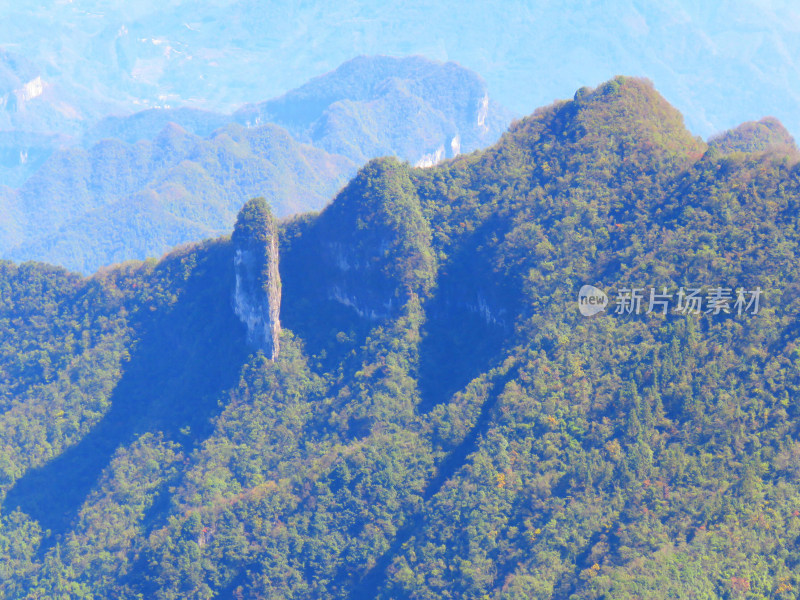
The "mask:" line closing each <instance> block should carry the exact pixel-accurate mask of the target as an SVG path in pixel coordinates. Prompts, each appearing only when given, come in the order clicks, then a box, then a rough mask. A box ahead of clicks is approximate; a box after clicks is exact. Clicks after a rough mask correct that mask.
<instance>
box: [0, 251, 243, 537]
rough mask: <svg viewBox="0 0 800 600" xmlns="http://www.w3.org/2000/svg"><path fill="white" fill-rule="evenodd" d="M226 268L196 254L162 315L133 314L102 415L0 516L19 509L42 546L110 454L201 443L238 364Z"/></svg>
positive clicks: (238, 339) (223, 258) (64, 524)
mask: <svg viewBox="0 0 800 600" xmlns="http://www.w3.org/2000/svg"><path fill="white" fill-rule="evenodd" d="M168 260H169V259H168ZM232 264H233V260H232V255H231V253H230V247H229V245H227V244H216V245H213V246H211V247H208V248H206V249H204V250H201V251H200V255H199V256H198V265H197V267H196V268H195V270H194V272H193V274H192V276H191V278H190V280H189V281H187V282H186V284H185V291H184V293H183V294H182V295H181V296H180V297H179V299H178V300H177V302H176V303H175V304H174V305H173V306H172V307H170V308H169V309H166V310H158V311H154V312H150V311H149V310H148V309H147V308H146V307H145V308H143V309H142V311H141V312H142V317H141V319H140V320H139V322H138V323H136V324H135V330H136V334H135V335H136V337H137V339H138V343H137V344H136V345H135V347H134V350H133V352H132V355H131V359H130V362H129V363H128V364H127V365H124V373H123V375H122V377H121V379H120V380H119V382H118V384H117V386H116V388H115V389H114V391H113V393H112V397H111V408H110V409H109V411H108V413H106V415H105V416H104V417H103V418H102V419H101V420H100V422H99V423H98V424H97V425H96V426H95V427H93V428H92V430H91V431H90V432H89V433H88V434H87V435H85V436H84V437H83V438H82V439H81V440H80V441H79V442H78V443H77V444H76V445H74V446H72V447H70V448H68V449H66V450H65V451H64V452H62V453H61V454H60V455H59V456H57V457H56V458H54V459H53V460H51V461H50V462H48V463H47V464H45V465H44V466H42V467H40V468H37V469H32V470H30V471H28V472H27V473H26V474H25V475H24V476H23V477H22V478H21V479H20V480H19V481H17V482H16V484H15V485H14V487H13V488H12V489H11V490H10V491H9V492H8V495H7V496H6V499H5V502H4V504H3V512H4V513H7V512H9V511H11V510H13V509H14V508H17V507H19V508H20V509H21V510H22V511H23V512H25V513H27V514H28V515H30V516H31V517H32V518H34V519H36V520H37V521H39V523H40V524H41V525H42V527H43V528H44V529H49V530H50V531H51V533H52V534H54V536H53V537H51V538H50V539H49V540H48V542H46V543H45V544H44V546H47V545H48V544H52V542H53V541H54V538H55V536H57V535H60V534H63V533H64V532H65V531H67V530H68V528H69V526H70V525H71V523H72V522H73V521H74V519H75V517H76V515H77V513H78V511H79V509H80V507H81V505H82V504H83V503H84V501H85V500H86V497H87V495H88V494H89V493H90V492H91V490H92V488H93V487H94V486H95V485H96V484H97V482H98V479H99V477H100V476H101V474H102V472H103V470H104V469H105V468H106V467H107V466H108V464H109V462H110V460H111V458H112V457H113V455H114V453H115V451H116V450H117V449H118V448H119V447H121V446H124V445H126V444H128V443H130V442H131V441H132V440H133V439H135V438H136V437H138V436H139V435H141V434H143V433H145V432H150V431H162V432H164V435H165V438H166V439H169V440H173V441H177V442H178V443H180V444H181V446H182V447H183V449H184V450H187V451H188V450H191V448H192V447H193V446H194V445H195V444H196V443H198V442H200V441H202V440H203V439H204V438H205V437H206V436H207V435H208V434H209V433H210V430H211V419H212V418H213V417H214V416H215V415H216V414H217V413H218V412H219V410H220V408H219V406H218V400H219V396H220V394H221V392H222V391H223V390H225V389H227V388H230V387H231V386H233V385H234V384H235V383H236V381H237V377H238V373H239V369H240V367H241V365H242V364H243V362H244V361H245V359H246V357H247V355H248V349H247V347H246V345H245V340H244V328H243V326H242V325H241V323H240V322H239V321H238V319H237V318H236V316H235V315H234V314H233V310H232V308H231V300H230V298H231V290H232V289H233V270H232ZM145 313H147V314H145ZM187 428H188V429H187Z"/></svg>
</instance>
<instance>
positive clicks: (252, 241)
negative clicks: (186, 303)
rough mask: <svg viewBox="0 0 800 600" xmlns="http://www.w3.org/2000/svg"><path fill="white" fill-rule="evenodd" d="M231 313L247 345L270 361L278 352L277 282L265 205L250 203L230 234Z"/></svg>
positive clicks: (273, 233) (274, 240)
mask: <svg viewBox="0 0 800 600" xmlns="http://www.w3.org/2000/svg"><path fill="white" fill-rule="evenodd" d="M233 245H234V256H233V264H234V272H235V276H236V284H235V287H234V290H233V310H234V312H235V313H236V315H237V316H238V317H239V319H240V320H241V321H242V323H244V325H245V327H246V328H247V341H248V343H249V344H250V345H252V346H253V347H255V348H257V349H259V350H263V352H264V354H266V355H267V356H268V357H270V358H271V359H272V360H274V359H275V358H276V357H277V356H278V353H279V351H280V332H281V324H280V307H281V282H280V273H279V272H278V233H277V228H276V226H275V220H274V218H273V216H272V212H271V211H270V209H269V206H268V205H267V203H266V201H264V200H263V199H262V198H257V199H254V200H250V201H249V202H248V203H247V204H245V206H244V208H242V210H241V212H240V213H239V217H238V219H237V222H236V228H235V229H234V233H233Z"/></svg>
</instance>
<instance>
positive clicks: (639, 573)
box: [0, 78, 800, 600]
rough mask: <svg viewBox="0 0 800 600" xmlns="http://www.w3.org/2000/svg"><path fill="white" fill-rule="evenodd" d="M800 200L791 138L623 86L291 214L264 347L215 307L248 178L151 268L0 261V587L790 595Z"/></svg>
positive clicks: (281, 593) (180, 592)
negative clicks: (717, 130)
mask: <svg viewBox="0 0 800 600" xmlns="http://www.w3.org/2000/svg"><path fill="white" fill-rule="evenodd" d="M799 208H800V167H799V166H798V164H797V158H796V154H795V153H794V152H787V151H785V148H784V150H781V149H780V148H778V149H775V148H770V149H769V150H768V151H766V152H741V151H736V152H731V153H729V154H724V153H722V152H720V151H719V150H718V149H713V148H708V147H707V146H706V144H704V143H703V142H702V141H701V140H698V139H696V138H694V137H692V136H691V134H689V132H687V131H686V129H685V128H684V126H683V123H682V119H681V116H680V115H679V114H678V113H677V111H675V110H674V109H673V108H672V107H671V106H669V105H668V104H667V103H666V102H665V101H664V100H663V99H662V98H661V97H660V96H659V95H658V94H657V93H656V92H655V91H654V90H653V88H652V86H651V85H650V84H649V83H648V82H646V81H642V80H637V79H629V78H616V79H615V80H612V81H609V82H608V83H606V84H603V85H602V86H600V87H598V88H597V89H595V90H589V89H582V90H579V91H578V93H577V94H576V95H575V99H574V100H572V101H565V102H560V103H557V104H554V105H552V106H549V107H547V108H544V109H541V110H539V111H537V112H536V113H535V114H534V115H532V116H530V117H527V118H525V119H523V120H521V121H519V122H518V123H516V124H515V125H514V126H513V127H512V128H511V130H510V131H509V132H508V133H506V134H505V135H504V136H503V138H502V139H501V140H500V142H499V143H498V144H497V145H495V146H494V147H492V148H490V149H488V150H486V151H484V152H478V153H473V154H471V155H468V156H462V157H459V158H457V159H455V160H452V161H448V162H446V163H444V164H443V165H441V166H438V167H434V168H430V169H414V168H411V167H410V166H409V165H408V164H403V163H400V162H399V161H397V160H394V159H380V160H375V161H372V162H370V163H369V164H368V165H366V166H365V167H364V168H363V169H361V171H360V172H359V173H358V175H357V176H356V177H355V178H354V179H353V180H352V181H351V182H350V183H349V184H348V185H347V186H346V187H345V188H344V189H343V190H342V191H341V192H340V193H339V194H338V195H337V197H336V198H335V199H334V201H333V202H332V203H331V204H330V205H329V206H328V207H326V209H325V210H323V211H322V212H321V213H320V214H319V215H302V216H299V217H295V218H293V219H290V220H287V221H284V222H283V223H282V224H281V225H280V226H279V227H278V231H277V236H278V238H279V241H280V249H279V256H280V282H281V285H280V288H279V289H280V295H281V304H280V306H281V309H280V323H281V326H282V327H283V331H282V333H281V337H280V349H279V352H278V353H277V355H276V356H275V357H274V359H275V360H274V361H271V360H269V358H268V356H265V354H264V353H263V352H259V351H256V352H253V350H252V349H253V345H252V340H251V341H250V343H248V339H247V327H246V325H245V323H244V322H242V320H241V318H240V317H241V315H242V314H243V313H242V312H241V311H239V316H237V312H236V310H235V308H234V306H235V301H234V298H235V295H236V289H237V288H236V283H235V281H236V276H237V275H236V269H237V266H236V260H235V256H236V251H237V249H242V248H246V249H249V248H251V246H250V244H249V242H247V243H245V240H254V239H255V240H260V242H259V243H262V245H263V247H264V248H265V249H266V248H267V247H271V240H274V232H273V231H272V223H273V222H272V219H271V216H270V215H269V213H268V211H267V209H266V204H265V203H264V202H263V201H259V200H254V201H251V202H249V203H248V205H247V206H246V209H245V210H244V211H243V212H242V214H241V215H240V218H239V222H238V225H237V229H236V230H235V231H234V235H233V239H232V240H231V239H228V238H220V239H218V240H216V241H213V242H207V243H204V244H200V245H195V246H189V247H185V248H182V249H180V250H178V251H176V252H174V253H173V254H171V255H169V256H167V257H165V258H164V259H163V260H162V261H160V262H155V261H149V262H146V263H130V264H126V265H122V266H120V267H115V268H111V269H108V270H104V271H103V272H101V273H98V274H96V275H94V276H93V277H91V278H86V279H83V278H79V277H77V276H74V275H71V274H68V273H66V272H64V271H62V270H59V269H54V268H49V267H45V266H42V265H33V264H24V265H21V266H14V265H10V264H5V265H3V273H2V277H0V290H2V293H1V294H0V302H2V305H0V326H2V328H3V336H4V337H3V339H4V342H5V343H4V344H3V346H2V347H0V375H1V377H0V393H2V398H3V402H5V403H6V406H7V407H8V408H7V409H6V410H5V411H4V412H3V413H2V415H0V440H2V442H3V444H2V445H0V452H2V454H0V486H1V487H0V489H2V490H3V493H4V500H3V503H2V513H1V514H2V518H1V520H0V523H1V524H2V530H0V549H2V552H3V558H4V560H3V561H2V562H0V569H3V571H2V575H3V576H2V578H0V592H2V594H4V595H5V597H8V598H18V597H26V596H31V597H37V596H38V597H49V596H55V595H59V594H60V595H65V594H66V595H70V596H73V597H86V598H101V597H120V598H135V597H137V595H140V596H141V597H150V598H215V597H220V598H228V597H233V598H237V597H242V598H320V597H325V598H346V599H352V600H355V599H356V598H386V599H389V598H431V599H433V598H453V599H455V598H459V599H460V598H485V597H489V598H498V599H512V598H513V599H516V598H578V599H590V598H630V597H648V598H649V597H659V598H686V597H708V598H713V597H730V598H736V597H749V598H792V597H794V595H795V593H796V590H797V589H798V586H800V580H798V576H797V573H798V567H800V564H798V559H797V557H798V556H800V548H799V547H798V539H800V517H799V516H798V515H800V471H798V468H797V465H798V460H800V450H799V449H798V444H797V442H796V441H795V438H796V437H797V434H798V429H799V428H800V413H798V410H797V405H796V404H797V403H796V399H797V397H798V393H800V354H798V346H797V343H796V337H797V332H798V316H797V315H798V310H799V309H800V299H798V291H800V288H798V285H797V281H799V280H800V267H799V266H798V263H797V261H796V256H797V254H798V251H800V239H799V232H800V223H798V214H800V212H799V211H798V209H799ZM259 231H260V233H259ZM243 244H244V245H243ZM270 256H274V255H273V254H271V251H270V252H266V251H265V256H264V262H262V263H261V264H260V267H259V268H257V269H255V270H254V271H253V272H254V273H261V274H263V273H264V272H265V271H264V267H265V265H268V264H269V262H270ZM256 279H257V280H258V281H260V282H261V283H260V284H259V285H261V286H262V289H264V287H263V286H264V285H266V286H267V287H268V288H269V287H270V284H269V281H274V280H271V279H270V278H269V277H268V278H266V279H258V278H256ZM586 284H592V285H594V286H596V287H598V288H600V289H603V290H605V291H606V292H608V294H609V296H610V299H611V303H610V304H609V305H608V306H607V307H606V310H605V311H603V312H601V313H600V314H597V315H595V316H593V317H585V316H583V315H582V314H581V312H580V311H579V306H580V305H579V302H578V292H579V290H580V289H581V287H582V286H584V285H586ZM632 288H633V289H635V290H637V291H636V292H631V289H632ZM651 288H652V290H653V291H652V292H651ZM717 288H721V289H720V290H719V292H715V290H716V289H717ZM624 289H628V296H629V300H631V301H632V302H629V301H626V300H625V294H624V292H623V290H624ZM695 289H697V290H700V291H699V292H698V293H699V296H698V295H697V294H698V293H695V292H694V290H695ZM723 289H724V290H728V291H727V292H725V293H727V294H728V296H725V293H723V291H722V290H723ZM759 289H760V290H761V292H762V294H761V295H760V296H758V295H757V293H756V292H757V290H759ZM272 290H273V292H272V293H273V294H274V293H275V292H274V290H275V287H274V286H273V287H272ZM681 290H682V292H683V293H681ZM615 291H616V293H615ZM740 292H741V295H742V296H743V297H744V298H745V299H746V300H747V302H746V303H745V304H739V303H738V297H739V295H740ZM637 294H641V298H642V300H641V307H640V308H641V309H635V308H636V307H635V297H637V296H636V295H637ZM651 294H652V295H651ZM692 294H694V296H693V297H699V298H700V299H701V300H702V303H701V305H700V311H698V312H697V313H695V312H694V311H692V310H686V309H684V310H678V309H679V308H680V307H684V308H685V305H686V303H687V302H689V301H688V298H689V296H691V295H692ZM726 298H727V300H726ZM755 298H758V299H759V304H758V307H756V306H755V304H754V301H755ZM651 299H652V300H653V301H655V300H661V301H667V302H670V304H669V305H668V306H667V308H669V310H668V311H666V312H662V311H661V310H660V307H661V306H663V305H662V304H652V305H651V304H650V302H651ZM634 309H635V310H634ZM648 309H650V310H648ZM246 320H247V319H245V321H246ZM5 340H7V341H5Z"/></svg>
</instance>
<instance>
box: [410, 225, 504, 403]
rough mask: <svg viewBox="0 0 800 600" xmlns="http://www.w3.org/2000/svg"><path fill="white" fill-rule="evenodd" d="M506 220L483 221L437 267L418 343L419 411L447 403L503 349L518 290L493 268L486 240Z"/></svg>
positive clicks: (500, 228) (484, 369)
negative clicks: (479, 227) (438, 267)
mask: <svg viewBox="0 0 800 600" xmlns="http://www.w3.org/2000/svg"><path fill="white" fill-rule="evenodd" d="M505 227H506V225H505V224H504V223H502V222H500V221H498V220H497V219H493V220H492V221H491V222H488V223H486V224H484V225H483V226H482V227H481V229H480V230H479V231H477V232H476V233H475V234H474V235H473V237H472V239H471V240H470V241H468V242H467V243H465V245H464V246H463V247H462V248H461V249H460V250H459V251H458V253H457V255H456V256H454V257H453V260H451V261H450V262H449V263H448V264H446V265H444V266H442V267H441V268H440V271H439V278H438V282H437V287H436V289H435V290H434V295H433V297H431V298H430V299H429V300H428V301H427V302H426V303H425V323H424V325H423V327H422V341H421V343H420V347H419V364H420V369H419V390H420V396H421V397H422V401H421V403H420V406H419V410H420V412H422V413H423V414H424V413H427V412H429V411H430V410H431V409H433V408H434V407H435V406H436V405H438V404H441V403H443V402H446V401H447V400H448V399H449V398H450V397H451V396H452V395H453V394H454V393H456V392H457V391H458V390H461V389H463V388H464V386H466V385H467V384H468V383H469V382H470V381H472V380H473V379H475V377H477V376H478V375H479V374H481V373H483V372H485V371H486V369H487V366H488V365H489V364H491V363H492V362H493V361H494V360H495V359H496V358H497V357H498V356H499V354H500V351H501V349H502V347H503V344H504V343H505V342H506V341H507V340H508V338H509V336H510V335H511V333H512V332H513V330H514V318H515V316H516V314H517V313H518V307H519V298H520V292H519V290H518V289H516V286H515V281H513V280H512V279H510V278H505V279H504V278H502V277H501V276H500V275H498V274H497V273H495V272H494V271H493V269H492V267H491V264H490V261H491V258H490V255H489V253H488V251H486V250H481V248H482V247H484V248H485V247H486V244H487V239H488V238H489V237H491V236H492V235H494V234H495V233H496V232H497V231H502V230H503V229H504V228H505Z"/></svg>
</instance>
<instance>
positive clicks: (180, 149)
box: [0, 56, 511, 274]
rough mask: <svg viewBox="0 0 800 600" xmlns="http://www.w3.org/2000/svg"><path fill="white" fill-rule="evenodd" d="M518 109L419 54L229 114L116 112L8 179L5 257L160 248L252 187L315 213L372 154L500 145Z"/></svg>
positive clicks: (91, 261) (89, 265) (234, 207)
mask: <svg viewBox="0 0 800 600" xmlns="http://www.w3.org/2000/svg"><path fill="white" fill-rule="evenodd" d="M0 74H1V73H0ZM0 83H2V82H0ZM510 119H511V116H510V114H509V113H508V112H507V111H506V110H505V109H503V108H502V107H500V106H498V105H497V104H496V103H495V102H493V101H491V100H490V99H489V95H488V91H487V89H486V84H485V83H484V82H483V81H482V80H481V79H480V77H479V76H478V75H476V74H475V73H473V72H471V71H469V70H467V69H464V68H463V67H461V66H459V65H456V64H455V63H440V62H436V61H431V60H428V59H425V58H423V57H419V56H416V57H405V58H393V57H387V56H361V57H358V58H356V59H353V60H350V61H348V62H346V63H344V64H343V65H341V66H340V67H339V68H338V69H335V70H334V71H332V72H330V73H327V74H325V75H323V76H320V77H317V78H315V79H314V80H312V81H311V82H309V83H308V84H306V85H304V86H301V87H300V88H298V89H296V90H293V91H290V92H288V93H287V94H285V95H283V96H281V97H280V98H277V99H274V100H272V101H268V102H264V103H261V104H259V105H248V106H245V107H243V108H242V109H240V110H239V111H237V112H236V113H235V114H230V115H223V114H218V113H213V112H209V111H202V110H196V109H194V110H193V109H187V108H178V109H152V110H146V111H142V112H139V113H135V114H133V115H126V116H119V117H117V116H114V117H108V118H105V119H103V120H101V121H100V122H99V123H97V124H95V125H94V126H93V127H91V128H90V129H89V131H88V132H86V134H85V135H84V136H83V138H82V141H83V143H82V144H81V145H72V146H65V147H62V148H60V149H59V150H57V151H55V152H54V153H53V154H52V155H51V156H50V157H49V158H48V159H47V160H46V161H44V164H42V165H41V167H40V168H39V169H38V170H36V171H35V173H34V174H33V175H32V176H31V177H30V178H28V179H26V180H25V181H24V182H23V183H22V184H21V185H20V186H19V188H18V189H11V188H0V206H4V207H6V206H7V210H5V211H4V212H3V213H2V218H0V256H2V257H3V258H6V259H10V260H16V261H24V260H40V261H44V262H49V263H53V264H59V265H62V266H65V267H67V268H69V269H72V270H77V271H80V272H83V273H85V274H88V273H91V272H93V271H95V270H97V269H98V268H99V267H101V266H104V265H108V264H111V263H114V262H122V261H124V260H129V259H136V258H138V259H144V258H146V257H148V256H161V255H162V254H163V253H164V252H166V251H168V250H169V249H170V248H172V247H174V246H176V245H179V244H182V243H186V242H190V241H195V240H198V239H203V238H206V237H213V236H217V235H222V234H224V233H225V232H226V231H228V230H229V229H230V228H231V227H232V226H233V224H234V220H235V217H236V213H237V211H238V210H239V208H240V207H241V206H242V204H243V203H244V202H245V201H246V200H247V199H249V198H252V197H253V196H257V195H261V196H264V197H265V198H266V199H267V201H268V202H269V203H270V205H271V206H272V209H273V210H274V211H275V213H276V214H277V215H278V216H279V217H285V216H288V215H291V214H295V213H298V212H305V211H308V210H319V209H320V208H322V207H323V206H324V205H325V203H326V202H327V201H328V200H329V199H330V198H331V197H332V196H333V195H334V194H335V193H336V192H337V191H338V190H339V189H341V187H342V185H343V184H344V183H346V181H347V180H348V179H350V178H351V177H352V176H353V175H354V174H355V172H356V170H357V166H358V165H360V164H363V163H364V162H365V161H366V160H369V159H370V158H374V157H378V156H398V157H399V158H401V159H403V160H408V161H410V162H412V163H414V164H428V165H431V164H434V163H436V162H439V161H440V160H442V159H444V158H447V157H452V156H455V155H457V154H459V153H461V152H471V151H472V150H476V149H478V148H483V147H486V146H488V145H489V144H491V143H493V142H495V141H496V140H497V138H498V137H499V136H500V134H501V133H502V132H503V130H504V129H505V128H506V126H507V125H508V122H509V121H510ZM20 136H22V134H20V135H14V134H13V132H11V133H9V134H8V135H7V136H6V137H7V138H8V139H7V142H8V144H11V145H12V146H13V144H14V143H15V142H16V141H17V140H18V138H19V137H20ZM22 137H25V136H22ZM29 137H30V136H29ZM39 137H40V138H41V137H42V136H39ZM45 137H46V136H45ZM37 139H38V138H37ZM47 139H50V138H46V139H44V138H43V140H44V141H42V143H44V142H45V141H47ZM23 141H24V140H23ZM29 141H30V143H31V144H34V143H36V139H32V140H29ZM2 144H3V140H2V139H0V154H2ZM26 152H27V151H26ZM35 153H36V150H35V149H31V150H30V154H31V160H33V157H34V154H35ZM0 158H2V157H0ZM11 158H12V159H14V160H17V159H16V157H14V156H11Z"/></svg>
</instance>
